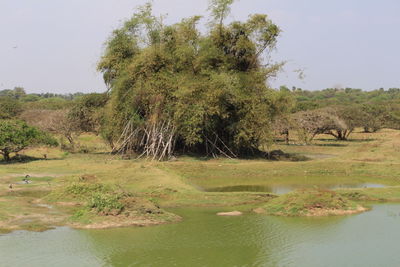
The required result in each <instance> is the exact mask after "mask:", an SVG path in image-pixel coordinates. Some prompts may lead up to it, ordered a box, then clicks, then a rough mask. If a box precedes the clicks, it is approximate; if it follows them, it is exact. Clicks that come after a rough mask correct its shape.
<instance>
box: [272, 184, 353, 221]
mask: <svg viewBox="0 0 400 267" xmlns="http://www.w3.org/2000/svg"><path fill="white" fill-rule="evenodd" d="M356 207H357V205H356V204H355V203H354V202H352V201H350V200H349V199H347V198H346V197H344V196H343V195H340V194H337V193H336V192H334V191H330V190H322V189H309V190H297V191H294V192H291V193H288V194H285V195H282V196H279V197H277V198H275V199H272V200H271V201H269V202H268V203H267V205H265V209H266V211H267V213H268V214H271V215H279V216H321V215H334V214H341V212H344V213H343V214H345V212H346V211H348V210H355V209H356Z"/></svg>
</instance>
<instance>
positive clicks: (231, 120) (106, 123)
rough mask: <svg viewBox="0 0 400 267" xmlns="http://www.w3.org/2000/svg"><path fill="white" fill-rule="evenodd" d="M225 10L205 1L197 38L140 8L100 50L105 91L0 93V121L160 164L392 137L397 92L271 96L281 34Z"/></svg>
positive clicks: (189, 22)
mask: <svg viewBox="0 0 400 267" xmlns="http://www.w3.org/2000/svg"><path fill="white" fill-rule="evenodd" d="M232 2H233V1H232V0H214V1H211V4H210V11H211V16H210V19H209V23H208V30H207V31H205V32H202V31H199V30H198V27H197V24H199V23H200V21H201V19H202V17H200V16H195V17H191V18H187V19H183V20H182V21H181V22H180V23H176V24H173V25H165V24H164V23H163V22H162V19H160V18H158V17H155V16H154V15H152V7H151V5H150V4H147V5H145V6H143V7H141V8H139V10H138V12H137V13H135V14H134V15H133V16H132V18H131V19H129V20H127V21H126V22H125V23H124V24H123V26H122V27H121V28H119V29H117V30H115V31H114V32H113V33H112V35H111V37H110V38H109V40H108V41H107V42H106V48H105V51H104V55H103V56H102V57H101V59H100V62H99V65H98V69H99V71H101V72H102V73H103V76H104V81H105V83H106V85H107V86H108V88H109V90H108V91H107V92H106V93H102V94H99V93H92V94H82V93H76V94H68V95H60V94H52V93H45V94H27V93H26V92H25V90H24V88H22V87H15V88H14V89H12V90H11V89H7V90H2V91H0V119H2V120H10V119H20V120H23V121H25V122H26V123H27V124H28V125H31V126H35V127H37V128H39V129H40V130H42V131H45V132H50V133H52V134H54V135H56V136H57V137H58V138H59V139H60V143H61V145H62V148H63V149H67V150H72V151H75V150H77V149H79V150H80V151H86V150H85V148H82V147H81V146H80V144H79V142H77V137H78V136H79V135H80V134H81V133H83V132H92V133H95V134H97V135H101V136H102V137H103V138H104V139H105V140H106V141H107V143H108V144H109V145H110V147H111V149H112V151H113V152H114V153H129V154H136V155H137V156H147V157H150V158H153V159H158V160H161V159H168V158H170V157H171V156H172V155H173V154H176V153H200V154H202V155H206V156H214V157H217V156H225V157H241V156H249V155H258V156H259V155H263V156H264V155H265V156H269V155H268V151H269V145H270V144H271V143H272V142H274V141H277V140H278V141H279V140H281V139H282V137H283V138H284V139H285V141H286V143H289V142H291V139H292V140H293V138H292V135H293V134H296V135H297V138H296V140H298V142H302V143H307V144H308V143H311V142H312V141H313V139H314V138H315V136H317V135H319V134H328V135H331V136H334V137H335V138H336V139H338V140H347V139H348V138H350V135H351V133H352V132H354V130H355V129H356V128H361V129H363V130H364V131H365V132H376V131H378V130H380V129H382V128H392V129H400V89H398V88H390V89H388V90H384V89H382V88H381V89H378V90H373V91H363V90H361V89H352V88H346V89H334V88H328V89H324V90H320V91H307V90H302V89H300V88H296V87H293V88H292V89H289V88H287V87H285V86H281V87H280V88H279V89H272V88H270V86H269V85H268V81H269V79H270V78H271V77H273V76H275V75H276V74H277V73H278V72H279V71H280V69H281V67H282V64H281V63H274V62H271V61H270V60H269V58H270V57H269V52H270V51H271V50H273V49H274V47H275V45H276V41H277V37H278V36H279V34H280V29H279V27H278V26H277V25H275V24H274V23H272V22H271V21H270V20H269V19H268V17H267V16H266V15H261V14H256V15H252V16H250V17H249V19H248V20H247V21H245V22H241V21H234V22H231V23H229V24H225V23H224V21H225V20H224V19H225V18H226V17H227V15H228V14H229V10H230V5H231V4H232ZM2 123H4V122H2Z"/></svg>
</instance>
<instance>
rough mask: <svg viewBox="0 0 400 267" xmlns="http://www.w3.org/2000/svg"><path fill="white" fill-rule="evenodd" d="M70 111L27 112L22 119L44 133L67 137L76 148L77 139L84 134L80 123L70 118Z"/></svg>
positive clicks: (22, 115)
mask: <svg viewBox="0 0 400 267" xmlns="http://www.w3.org/2000/svg"><path fill="white" fill-rule="evenodd" d="M68 113H69V110H64V109H60V110H46V109H34V110H27V111H24V112H23V113H22V114H21V116H20V117H21V119H23V120H24V121H26V122H27V123H28V124H29V125H33V126H35V127H37V128H39V129H40V130H42V131H45V132H50V133H53V134H59V135H61V136H63V137H65V138H66V139H67V140H68V142H69V143H70V145H71V148H72V149H74V147H75V140H76V137H77V136H79V134H80V133H81V132H82V131H81V129H80V127H79V125H78V123H77V122H76V121H74V120H71V119H70V118H69V117H68Z"/></svg>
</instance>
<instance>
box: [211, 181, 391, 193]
mask: <svg viewBox="0 0 400 267" xmlns="http://www.w3.org/2000/svg"><path fill="white" fill-rule="evenodd" d="M382 187H385V185H382V184H373V183H361V184H334V185H329V184H328V185H319V186H318V188H323V189H332V190H333V189H339V188H382ZM304 188H313V186H312V185H308V187H305V186H304V185H295V184H292V185H279V184H274V185H234V186H223V187H213V188H207V189H205V191H207V192H268V193H274V194H278V195H281V194H286V193H289V192H292V191H294V190H296V189H304Z"/></svg>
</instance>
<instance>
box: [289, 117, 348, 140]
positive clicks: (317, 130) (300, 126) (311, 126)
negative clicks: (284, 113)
mask: <svg viewBox="0 0 400 267" xmlns="http://www.w3.org/2000/svg"><path fill="white" fill-rule="evenodd" d="M293 121H294V125H295V128H296V130H297V132H298V134H299V137H300V139H301V140H303V141H304V142H305V143H306V144H309V143H311V141H312V140H313V139H314V137H315V136H316V135H317V134H326V133H328V134H329V133H331V132H332V131H333V130H336V131H343V130H344V129H346V128H347V125H346V124H345V122H344V121H342V120H341V119H340V118H338V117H337V116H335V115H332V114H329V113H327V112H326V111H324V110H309V111H301V112H297V113H295V114H293Z"/></svg>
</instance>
